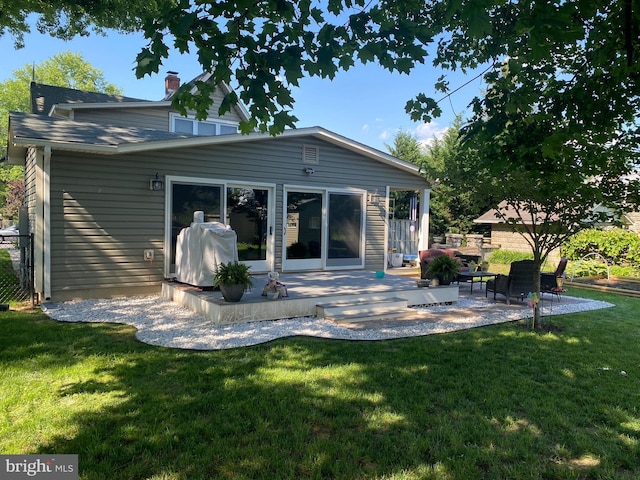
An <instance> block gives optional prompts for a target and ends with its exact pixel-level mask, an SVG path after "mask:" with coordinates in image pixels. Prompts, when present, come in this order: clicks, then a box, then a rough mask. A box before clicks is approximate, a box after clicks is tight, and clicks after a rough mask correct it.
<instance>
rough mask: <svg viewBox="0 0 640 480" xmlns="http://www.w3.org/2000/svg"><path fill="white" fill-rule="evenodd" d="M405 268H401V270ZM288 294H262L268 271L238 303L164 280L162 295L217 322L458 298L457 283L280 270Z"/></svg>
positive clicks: (370, 274)
mask: <svg viewBox="0 0 640 480" xmlns="http://www.w3.org/2000/svg"><path fill="white" fill-rule="evenodd" d="M400 270H401V269H398V271H400ZM280 281H281V282H282V283H284V284H285V285H286V287H287V292H288V296H287V297H286V298H281V299H278V300H270V299H268V298H267V297H263V296H262V289H263V287H264V285H266V283H267V278H266V275H257V276H255V277H254V279H253V283H254V287H253V288H252V289H250V291H248V292H246V293H245V295H244V297H243V298H242V300H241V301H240V302H233V303H232V302H226V301H225V300H224V299H223V298H222V294H221V293H220V292H219V291H211V290H206V289H201V288H197V287H193V286H189V285H185V284H181V283H177V282H165V283H164V284H163V286H162V296H163V297H164V298H167V299H169V300H172V301H173V302H175V303H177V304H179V305H181V306H183V307H186V308H188V309H190V310H192V311H194V312H196V313H199V314H201V315H203V316H204V317H205V318H207V319H209V320H212V321H213V322H214V323H217V324H228V323H236V322H253V321H260V320H278V319H282V318H294V317H307V316H316V314H317V311H316V310H317V305H318V304H325V305H326V304H329V303H332V302H346V301H348V302H352V303H354V304H361V305H366V304H368V303H373V302H380V301H384V300H386V299H389V298H402V299H404V300H406V301H407V306H408V307H412V306H416V305H437V304H443V303H447V304H451V303H455V302H456V301H457V299H458V291H459V287H458V285H450V286H445V287H436V288H418V286H417V284H416V278H413V277H411V276H406V275H394V274H387V275H385V276H384V277H383V278H378V277H377V276H376V274H375V272H373V271H363V270H358V271H334V272H308V273H291V274H289V273H284V274H280Z"/></svg>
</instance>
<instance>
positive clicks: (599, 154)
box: [464, 88, 640, 325]
mask: <svg viewBox="0 0 640 480" xmlns="http://www.w3.org/2000/svg"><path fill="white" fill-rule="evenodd" d="M493 92H496V89H495V88H493V89H492V94H493ZM500 101H501V99H499V98H497V99H496V102H500ZM574 128H576V126H575V125H573V122H572V121H571V120H570V119H564V118H554V117H553V116H552V115H550V114H549V113H548V112H545V111H543V108H540V109H539V110H538V111H536V112H534V113H524V112H509V111H505V112H504V113H502V114H493V115H487V116H486V117H484V118H483V119H482V120H478V121H476V122H475V123H474V124H473V125H471V126H470V127H469V128H468V129H467V130H466V132H465V137H464V138H465V141H464V145H465V146H466V147H467V148H469V149H470V150H471V151H473V152H474V153H475V154H476V155H477V158H478V162H477V165H478V167H479V168H481V169H483V170H485V171H487V172H488V174H487V175H486V176H483V177H482V178H481V179H479V180H480V181H479V183H478V184H476V186H477V187H478V188H480V189H483V190H487V191H491V192H492V193H493V194H494V196H495V198H496V200H497V201H501V202H500V204H499V205H498V207H497V213H496V216H497V219H498V220H499V221H501V222H503V223H505V224H506V225H509V226H510V227H511V229H512V231H513V232H516V233H519V234H521V235H522V236H523V237H524V239H525V240H526V241H527V242H528V244H529V246H530V247H531V251H532V253H533V257H534V293H535V292H539V291H540V267H541V265H542V264H543V263H544V261H545V260H546V258H547V256H548V255H549V253H550V252H551V251H553V250H554V249H556V248H558V247H560V246H561V245H562V244H563V243H564V242H565V241H566V240H567V239H568V237H570V236H572V235H574V234H575V233H577V232H578V231H580V230H581V229H583V228H589V227H591V226H593V224H594V223H596V222H616V221H617V220H619V219H620V218H621V217H622V213H623V212H625V211H628V210H630V209H632V208H637V205H638V193H639V188H640V185H639V184H638V180H637V175H634V174H631V173H632V172H633V168H634V165H635V162H637V158H638V157H637V153H636V151H635V150H636V148H637V147H636V146H635V145H628V144H627V143H628V142H629V141H630V140H629V137H632V135H626V133H625V132H620V137H619V138H618V140H617V141H616V142H615V143H604V142H603V141H602V140H601V138H600V137H599V132H598V131H597V129H592V127H591V126H590V125H587V124H585V123H582V124H581V125H580V127H579V128H580V129H582V132H581V135H580V137H581V139H580V141H577V140H576V139H575V138H576V137H575V136H573V135H572V133H571V130H572V129H574ZM569 139H571V140H569ZM551 145H553V146H554V148H551ZM514 166H517V168H514ZM596 207H597V208H596ZM602 207H605V208H602ZM534 311H535V315H534V325H539V322H540V313H539V310H538V309H537V308H536V309H535V310H534Z"/></svg>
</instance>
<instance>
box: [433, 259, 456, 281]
mask: <svg viewBox="0 0 640 480" xmlns="http://www.w3.org/2000/svg"><path fill="white" fill-rule="evenodd" d="M458 273H460V263H459V262H458V261H457V260H456V259H454V258H451V257H450V256H449V255H439V256H437V257H435V258H434V259H433V260H431V262H429V267H428V268H427V276H429V278H437V279H438V282H439V283H440V285H449V284H450V283H451V282H452V281H453V280H454V279H455V278H456V275H458Z"/></svg>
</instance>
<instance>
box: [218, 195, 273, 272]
mask: <svg viewBox="0 0 640 480" xmlns="http://www.w3.org/2000/svg"><path fill="white" fill-rule="evenodd" d="M272 198H273V193H272V189H271V188H268V187H257V186H248V185H247V186H245V185H237V186H233V185H231V184H229V185H228V186H227V198H226V200H227V208H226V213H227V215H226V222H227V224H229V225H230V226H231V228H233V229H234V230H235V232H236V234H237V235H238V260H240V261H241V262H242V263H246V264H247V265H250V266H251V271H252V272H268V271H270V270H273V250H274V228H273V218H274V215H273V212H272V208H273V206H272V204H273V200H272Z"/></svg>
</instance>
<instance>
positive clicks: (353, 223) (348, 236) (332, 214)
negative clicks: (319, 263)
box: [326, 192, 364, 267]
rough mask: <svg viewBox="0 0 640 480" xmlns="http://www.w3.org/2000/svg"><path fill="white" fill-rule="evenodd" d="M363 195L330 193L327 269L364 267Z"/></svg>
mask: <svg viewBox="0 0 640 480" xmlns="http://www.w3.org/2000/svg"><path fill="white" fill-rule="evenodd" d="M363 200H364V196H363V194H360V193H350V192H344V193H343V192H329V209H328V212H329V214H328V222H327V227H328V228H327V261H326V265H327V267H364V253H363V252H364V235H363V228H364V218H363Z"/></svg>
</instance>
